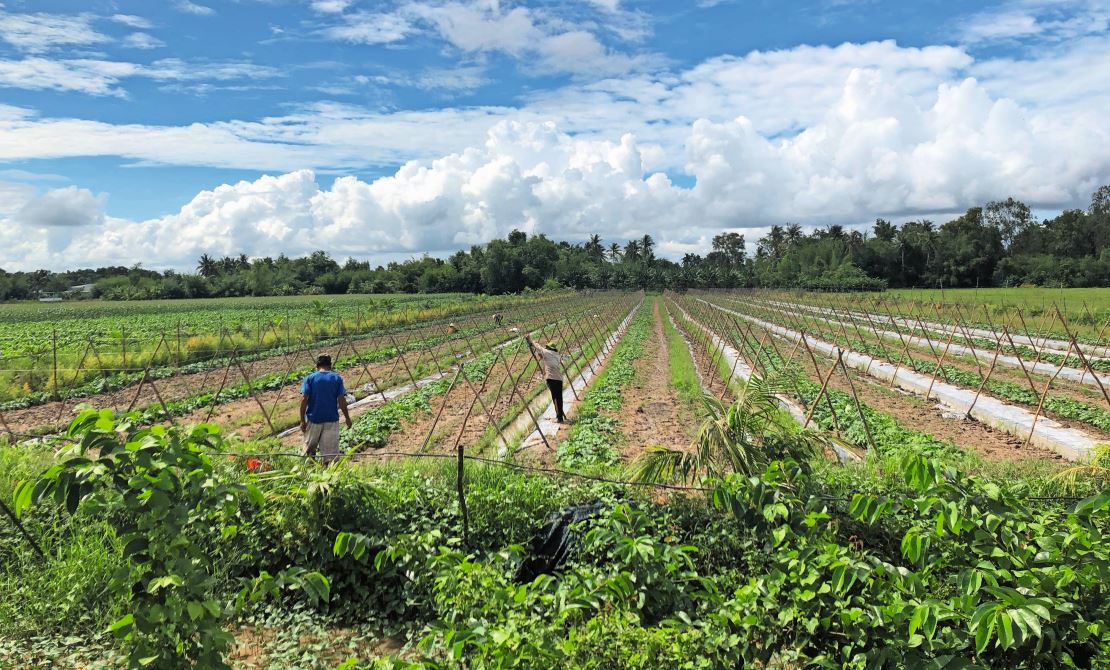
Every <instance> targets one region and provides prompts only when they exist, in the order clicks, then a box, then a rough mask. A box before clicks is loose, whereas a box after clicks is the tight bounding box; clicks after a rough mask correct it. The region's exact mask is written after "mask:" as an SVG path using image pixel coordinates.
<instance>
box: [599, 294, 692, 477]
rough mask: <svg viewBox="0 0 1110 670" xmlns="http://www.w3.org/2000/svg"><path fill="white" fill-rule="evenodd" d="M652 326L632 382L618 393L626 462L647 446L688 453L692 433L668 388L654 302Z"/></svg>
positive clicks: (687, 413)
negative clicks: (621, 403) (621, 399)
mask: <svg viewBox="0 0 1110 670" xmlns="http://www.w3.org/2000/svg"><path fill="white" fill-rule="evenodd" d="M652 326H653V327H652V333H651V336H649V337H647V338H645V339H644V344H643V354H642V355H641V356H640V357H639V358H638V359H637V360H636V361H635V367H636V379H635V381H634V382H633V383H632V384H631V385H629V386H628V387H626V388H625V389H624V390H623V391H622V394H621V395H622V398H623V401H624V403H623V405H622V407H621V409H620V412H619V413H618V414H617V415H616V418H617V419H619V420H620V428H621V432H622V433H624V436H625V442H624V445H623V457H624V459H625V460H627V461H631V460H635V458H636V457H637V456H639V455H640V454H641V453H643V451H644V449H645V448H646V447H649V446H655V445H661V446H664V447H667V448H670V449H688V448H689V447H690V444H691V442H692V441H693V439H694V433H695V431H696V425H697V420H696V417H695V416H694V413H693V411H692V410H691V409H690V408H689V407H688V406H687V405H686V403H684V402H682V401H681V399H679V397H678V393H677V392H676V391H675V388H674V386H672V385H671V372H670V358H669V356H670V354H669V350H668V346H667V336H666V333H665V332H664V331H663V316H662V314H661V312H660V309H659V303H658V302H656V303H655V307H654V309H653V310H652Z"/></svg>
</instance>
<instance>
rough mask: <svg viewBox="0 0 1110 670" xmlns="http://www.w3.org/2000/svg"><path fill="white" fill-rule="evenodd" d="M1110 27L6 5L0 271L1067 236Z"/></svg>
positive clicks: (751, 6)
mask: <svg viewBox="0 0 1110 670" xmlns="http://www.w3.org/2000/svg"><path fill="white" fill-rule="evenodd" d="M1108 20H1110V2H1108V1H1107V0H1083V1H1076V2H1073V1H1069V0H1005V1H1003V2H962V3H954V2H938V1H924V2H912V3H906V2H884V1H881V0H820V1H816V2H794V3H782V2H770V1H762V0H761V1H758V2H741V1H730V0H719V1H716V2H714V1H713V0H702V1H701V2H682V3H679V2H663V1H661V0H577V1H569V0H537V1H532V2H526V1H519V2H507V1H506V2H499V1H498V0H398V1H393V0H388V1H370V0H222V1H215V0H211V1H205V2H201V1H200V0H196V1H193V0H167V1H165V2H150V1H149V0H148V1H137V0H115V1H110V0H91V1H86V2H73V1H63V0H36V1H34V2H31V1H28V0H3V1H2V2H0V245H2V246H0V249H2V250H0V267H3V268H5V269H28V268H31V267H40V266H44V267H52V268H59V267H74V266H82V265H89V264H91V265H97V264H105V263H122V264H127V265H130V264H133V263H135V262H143V263H144V264H146V265H147V266H149V267H163V266H165V267H189V266H190V265H191V264H192V262H193V259H194V258H195V257H196V256H197V255H199V254H200V253H205V252H207V253H216V254H222V253H240V252H242V253H247V254H250V255H266V254H275V253H282V252H284V253H289V254H300V253H305V252H307V251H311V250H312V249H315V248H325V249H328V250H329V251H331V252H332V253H333V254H334V255H336V256H338V257H344V256H348V255H350V256H357V257H360V258H370V259H371V260H378V261H385V260H389V259H391V258H396V257H401V256H408V255H412V254H414V253H421V252H425V251H427V252H432V253H446V252H449V251H451V250H453V249H457V248H461V247H465V246H467V245H469V244H472V243H475V242H480V241H484V240H485V239H488V238H489V237H491V236H493V235H503V234H505V233H506V232H508V230H510V229H512V228H514V227H520V228H523V229H526V230H529V231H532V232H545V233H547V234H549V235H551V236H552V237H555V238H559V239H571V240H581V239H583V238H584V237H585V236H587V235H588V234H591V233H594V232H599V233H601V234H603V235H604V236H605V237H606V238H609V239H614V240H616V239H624V238H626V237H631V236H636V235H639V234H643V233H645V232H647V233H651V234H652V235H654V236H655V237H656V238H657V239H659V240H660V241H661V243H662V244H661V249H662V251H663V252H664V253H665V254H667V255H671V256H680V255H681V254H682V253H684V252H686V251H691V250H693V251H703V250H704V249H705V248H706V246H707V241H708V239H710V238H711V237H712V236H713V235H714V234H716V233H717V232H720V231H721V230H726V229H728V230H737V231H739V232H742V233H744V234H746V235H747V236H748V239H749V241H754V239H755V238H756V237H758V236H759V235H760V234H762V232H763V231H765V230H766V228H767V227H768V226H769V225H772V224H775V223H785V222H788V221H798V222H801V223H803V224H805V225H807V226H809V225H813V226H816V225H826V224H828V223H842V224H846V225H864V224H866V222H867V221H871V220H873V219H874V218H875V217H877V216H884V217H886V218H893V219H896V220H905V219H909V218H918V217H923V216H928V217H930V218H935V219H940V220H943V218H944V216H946V215H949V214H950V213H951V212H956V211H960V210H962V209H964V208H966V207H968V206H972V205H975V204H981V203H982V202H985V201H986V200H989V199H993V198H1002V197H1006V196H1008V195H1014V196H1015V197H1018V198H1021V199H1024V200H1026V201H1027V202H1029V203H1030V204H1032V205H1033V206H1034V207H1035V208H1036V209H1037V210H1038V211H1040V212H1044V213H1048V212H1052V211H1058V210H1059V209H1062V208H1065V207H1080V206H1084V205H1085V204H1086V198H1087V197H1088V196H1089V194H1090V192H1091V191H1093V190H1094V188H1095V187H1097V186H1098V185H1099V184H1101V183H1105V182H1107V181H1110V149H1108V148H1107V147H1110V142H1107V139H1108V132H1110V131H1108V130H1107V125H1108V124H1106V123H1105V118H1106V117H1105V114H1106V113H1105V110H1106V109H1108V108H1110V104H1108V103H1110V55H1108V54H1110V36H1108V28H1107V26H1108Z"/></svg>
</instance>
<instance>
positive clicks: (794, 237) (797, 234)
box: [785, 223, 803, 247]
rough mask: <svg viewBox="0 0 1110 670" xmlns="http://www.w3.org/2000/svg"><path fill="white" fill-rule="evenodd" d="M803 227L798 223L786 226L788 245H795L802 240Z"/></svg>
mask: <svg viewBox="0 0 1110 670" xmlns="http://www.w3.org/2000/svg"><path fill="white" fill-rule="evenodd" d="M802 236H803V234H802V227H801V226H799V225H798V224H796V223H792V224H790V225H789V226H787V227H786V236H785V242H786V246H787V247H793V246H794V245H796V244H797V243H799V242H801V241H802Z"/></svg>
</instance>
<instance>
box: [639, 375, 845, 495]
mask: <svg viewBox="0 0 1110 670" xmlns="http://www.w3.org/2000/svg"><path fill="white" fill-rule="evenodd" d="M785 390H786V389H785V385H784V384H783V383H782V377H781V376H778V377H775V378H773V379H770V380H765V379H763V378H761V377H759V376H757V375H753V376H752V377H751V378H750V379H749V380H748V381H747V382H746V383H745V384H744V386H743V387H742V388H741V389H740V394H739V397H737V399H736V402H735V403H734V404H733V405H732V406H731V407H726V406H725V405H724V404H723V403H721V402H720V401H719V400H717V399H716V398H714V397H713V396H710V395H706V398H705V406H706V414H707V419H706V421H705V423H704V424H703V425H702V427H701V430H700V431H699V432H698V436H697V438H696V440H695V442H694V447H695V448H694V450H693V451H682V450H678V449H670V448H668V447H662V446H656V447H651V448H649V449H648V450H647V451H645V452H644V454H643V455H641V456H640V457H639V458H638V459H637V460H636V461H635V462H634V464H633V476H634V478H635V480H636V481H640V482H650V483H663V482H668V481H675V480H678V481H682V482H693V481H696V480H698V479H701V478H702V477H708V478H711V479H719V478H721V477H724V476H726V475H728V474H731V473H737V474H743V475H753V474H756V473H759V472H762V471H763V469H764V468H765V467H766V466H767V464H768V463H769V462H770V461H772V460H776V459H784V458H793V459H795V460H798V461H802V460H803V459H808V458H812V457H813V456H815V455H816V454H817V453H819V450H820V448H821V446H822V445H823V444H825V443H826V442H831V441H832V438H826V437H823V436H820V435H818V434H817V433H814V432H799V431H798V430H797V428H796V427H794V426H793V425H792V422H791V421H789V420H787V419H785V418H783V417H782V412H781V410H780V409H779V406H778V399H777V398H776V396H777V395H779V394H781V393H783V392H784V391H785Z"/></svg>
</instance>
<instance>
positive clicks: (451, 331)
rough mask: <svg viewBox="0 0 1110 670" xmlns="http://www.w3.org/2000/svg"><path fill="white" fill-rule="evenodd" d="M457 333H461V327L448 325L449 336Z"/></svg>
mask: <svg viewBox="0 0 1110 670" xmlns="http://www.w3.org/2000/svg"><path fill="white" fill-rule="evenodd" d="M457 332H459V327H458V326H456V325H455V324H453V323H449V324H447V334H448V335H454V334H455V333H457Z"/></svg>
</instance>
